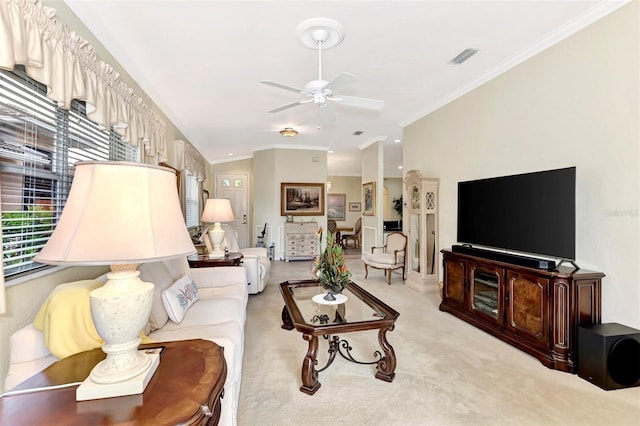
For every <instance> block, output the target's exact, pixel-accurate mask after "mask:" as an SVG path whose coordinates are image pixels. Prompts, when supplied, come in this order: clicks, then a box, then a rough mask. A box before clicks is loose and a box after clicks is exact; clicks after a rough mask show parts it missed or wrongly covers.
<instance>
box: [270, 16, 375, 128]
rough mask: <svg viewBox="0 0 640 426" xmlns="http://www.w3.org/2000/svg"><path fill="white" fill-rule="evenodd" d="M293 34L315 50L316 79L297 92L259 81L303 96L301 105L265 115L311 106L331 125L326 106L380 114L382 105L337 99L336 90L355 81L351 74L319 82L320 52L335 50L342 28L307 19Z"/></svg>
mask: <svg viewBox="0 0 640 426" xmlns="http://www.w3.org/2000/svg"><path fill="white" fill-rule="evenodd" d="M297 32H298V38H299V40H300V42H301V43H302V44H303V45H304V46H306V47H309V48H311V49H317V50H318V78H317V79H316V80H311V81H309V82H308V83H307V84H306V85H305V86H304V89H298V88H295V87H291V86H287V85H285V84H280V83H276V82H273V81H269V80H262V81H260V83H262V84H266V85H268V86H273V87H277V88H280V89H284V90H289V91H291V92H296V93H300V94H303V95H305V96H307V98H306V99H303V100H301V101H297V102H292V103H290V104H287V105H283V106H280V107H278V108H275V109H272V110H271V111H269V112H270V113H275V112H280V111H284V110H285V109H289V108H293V107H296V106H299V105H303V104H307V103H310V102H313V103H314V104H315V105H317V106H318V109H319V111H320V116H321V117H322V120H323V121H325V122H331V121H335V115H334V114H333V112H332V111H331V109H330V108H329V102H335V103H339V104H343V105H349V106H353V107H358V108H366V109H372V110H381V109H382V108H383V107H384V101H379V100H375V99H366V98H357V97H354V96H343V95H337V92H338V91H339V90H340V89H342V88H344V87H346V86H348V85H350V84H353V83H355V82H356V81H358V79H357V77H356V76H354V75H353V74H350V73H348V72H342V73H340V75H338V76H337V77H336V78H334V79H333V80H331V81H326V80H323V79H322V49H330V48H332V47H335V46H337V45H338V44H340V42H341V41H342V39H343V37H344V32H343V30H342V26H341V25H340V24H339V23H337V22H336V21H334V20H332V19H327V18H312V19H307V20H306V21H303V22H302V23H301V24H300V25H298V28H297Z"/></svg>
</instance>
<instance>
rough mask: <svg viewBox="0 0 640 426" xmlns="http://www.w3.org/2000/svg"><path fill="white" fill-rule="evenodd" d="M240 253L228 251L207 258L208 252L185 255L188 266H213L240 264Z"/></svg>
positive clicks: (241, 256) (241, 255)
mask: <svg viewBox="0 0 640 426" xmlns="http://www.w3.org/2000/svg"><path fill="white" fill-rule="evenodd" d="M243 257H244V255H243V254H242V253H229V255H228V256H225V257H219V258H215V259H209V255H208V254H193V255H191V256H189V257H187V260H188V261H189V267H190V268H213V267H216V266H240V265H241V264H242V258H243Z"/></svg>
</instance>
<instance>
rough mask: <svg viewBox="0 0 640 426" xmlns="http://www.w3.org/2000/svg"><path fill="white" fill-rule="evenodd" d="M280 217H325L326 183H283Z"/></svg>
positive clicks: (281, 187) (281, 186) (281, 185)
mask: <svg viewBox="0 0 640 426" xmlns="http://www.w3.org/2000/svg"><path fill="white" fill-rule="evenodd" d="M280 216H324V183H288V182H282V183H281V184H280Z"/></svg>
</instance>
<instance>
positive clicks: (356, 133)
mask: <svg viewBox="0 0 640 426" xmlns="http://www.w3.org/2000/svg"><path fill="white" fill-rule="evenodd" d="M363 133H364V132H363V131H362V130H356V131H355V132H353V136H360V135H361V134H363Z"/></svg>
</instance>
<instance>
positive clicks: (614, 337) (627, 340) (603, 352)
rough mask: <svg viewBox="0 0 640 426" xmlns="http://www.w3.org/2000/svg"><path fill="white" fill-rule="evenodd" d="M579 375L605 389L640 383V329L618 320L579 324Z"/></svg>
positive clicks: (638, 384) (626, 386) (639, 384)
mask: <svg viewBox="0 0 640 426" xmlns="http://www.w3.org/2000/svg"><path fill="white" fill-rule="evenodd" d="M578 376H580V377H582V378H583V379H585V380H587V381H589V382H591V383H593V384H594V385H597V386H600V387H601V388H602V389H605V390H612V389H620V388H628V387H632V386H640V330H636V329H635V328H631V327H627V326H625V325H622V324H617V323H608V324H593V325H589V326H580V327H579V328H578Z"/></svg>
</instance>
